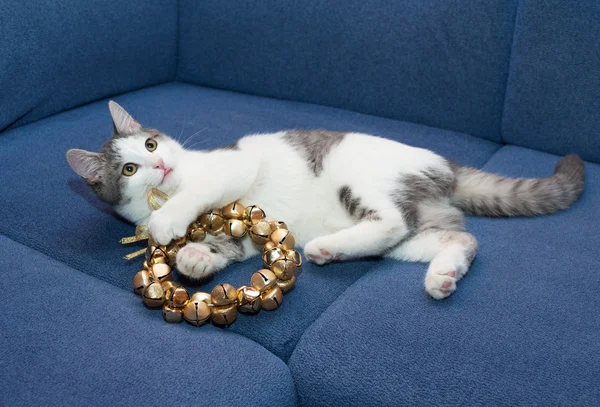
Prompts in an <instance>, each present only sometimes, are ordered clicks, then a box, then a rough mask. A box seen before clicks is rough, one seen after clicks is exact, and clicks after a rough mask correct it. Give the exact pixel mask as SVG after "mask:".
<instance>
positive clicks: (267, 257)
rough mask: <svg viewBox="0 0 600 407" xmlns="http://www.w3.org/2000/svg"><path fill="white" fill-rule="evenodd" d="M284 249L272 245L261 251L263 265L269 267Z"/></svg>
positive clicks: (281, 254) (281, 255) (280, 255)
mask: <svg viewBox="0 0 600 407" xmlns="http://www.w3.org/2000/svg"><path fill="white" fill-rule="evenodd" d="M283 255H284V251H283V250H282V249H280V248H279V247H273V248H271V249H267V250H265V251H264V253H263V263H265V266H267V267H271V266H272V265H273V263H275V261H276V260H277V259H279V258H281V257H283Z"/></svg>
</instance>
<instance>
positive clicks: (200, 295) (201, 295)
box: [190, 291, 212, 304]
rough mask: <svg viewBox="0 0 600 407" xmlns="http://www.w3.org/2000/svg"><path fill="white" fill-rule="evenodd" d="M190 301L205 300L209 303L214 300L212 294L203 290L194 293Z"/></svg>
mask: <svg viewBox="0 0 600 407" xmlns="http://www.w3.org/2000/svg"><path fill="white" fill-rule="evenodd" d="M190 301H202V302H205V303H207V304H212V300H211V298H210V294H209V293H205V292H202V291H196V292H195V293H194V294H192V297H191V298H190Z"/></svg>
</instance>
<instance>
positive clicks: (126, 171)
mask: <svg viewBox="0 0 600 407" xmlns="http://www.w3.org/2000/svg"><path fill="white" fill-rule="evenodd" d="M136 171H137V165H135V164H133V163H127V164H125V165H124V166H123V175H125V176H126V177H131V176H132V175H133V174H135V172H136Z"/></svg>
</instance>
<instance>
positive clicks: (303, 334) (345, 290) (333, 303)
mask: <svg viewBox="0 0 600 407" xmlns="http://www.w3.org/2000/svg"><path fill="white" fill-rule="evenodd" d="M507 146H508V145H506V146H500V147H499V148H498V149H497V150H496V151H494V153H492V155H490V157H489V158H488V159H487V161H486V162H485V163H484V164H483V165H482V166H481V168H485V166H486V165H487V164H488V163H489V162H490V161H491V160H492V158H494V157H495V156H496V155H497V154H498V153H499V152H500V150H503V149H504V147H507ZM397 261H399V262H402V261H401V260H397ZM407 263H408V262H407ZM371 271H372V269H371V270H369V271H367V272H366V273H365V274H363V275H362V276H360V277H359V278H358V279H357V280H356V281H354V282H353V283H352V284H350V285H349V286H348V287H346V288H345V289H344V291H342V292H341V293H340V294H339V295H338V296H337V297H336V298H335V300H333V301H332V302H331V303H330V304H329V305H328V306H327V308H325V309H324V310H323V312H321V314H319V316H318V317H316V318H315V319H314V320H313V321H312V322H311V323H310V325H309V326H308V327H306V329H305V330H304V332H303V333H302V335H300V338H298V341H297V342H296V345H295V346H294V350H292V353H290V356H289V357H288V359H287V361H286V363H287V364H288V365H289V363H290V359H292V357H293V356H294V353H296V349H297V348H298V344H299V343H300V342H302V339H303V338H304V336H305V335H306V333H307V332H308V331H309V330H310V329H311V328H312V327H313V325H314V324H315V323H316V322H317V321H319V320H320V319H321V318H322V317H323V315H325V314H326V313H327V312H329V309H330V308H331V307H332V306H334V305H335V304H336V303H337V302H338V301H339V299H340V298H341V297H342V296H343V295H345V294H346V292H347V291H348V290H349V289H350V288H352V287H354V286H355V285H356V284H358V283H360V282H361V280H363V279H364V278H365V277H366V276H367V275H368V274H369V273H371ZM292 377H293V375H292Z"/></svg>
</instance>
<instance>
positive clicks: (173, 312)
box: [162, 304, 183, 324]
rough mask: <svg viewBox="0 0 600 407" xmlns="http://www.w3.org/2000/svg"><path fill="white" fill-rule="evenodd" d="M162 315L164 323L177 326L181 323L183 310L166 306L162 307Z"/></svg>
mask: <svg viewBox="0 0 600 407" xmlns="http://www.w3.org/2000/svg"><path fill="white" fill-rule="evenodd" d="M162 315H163V318H164V320H165V321H167V322H170V323H173V324H178V323H180V322H181V321H183V310H182V309H181V308H176V307H173V306H171V305H168V304H165V305H164V306H163V310H162Z"/></svg>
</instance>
